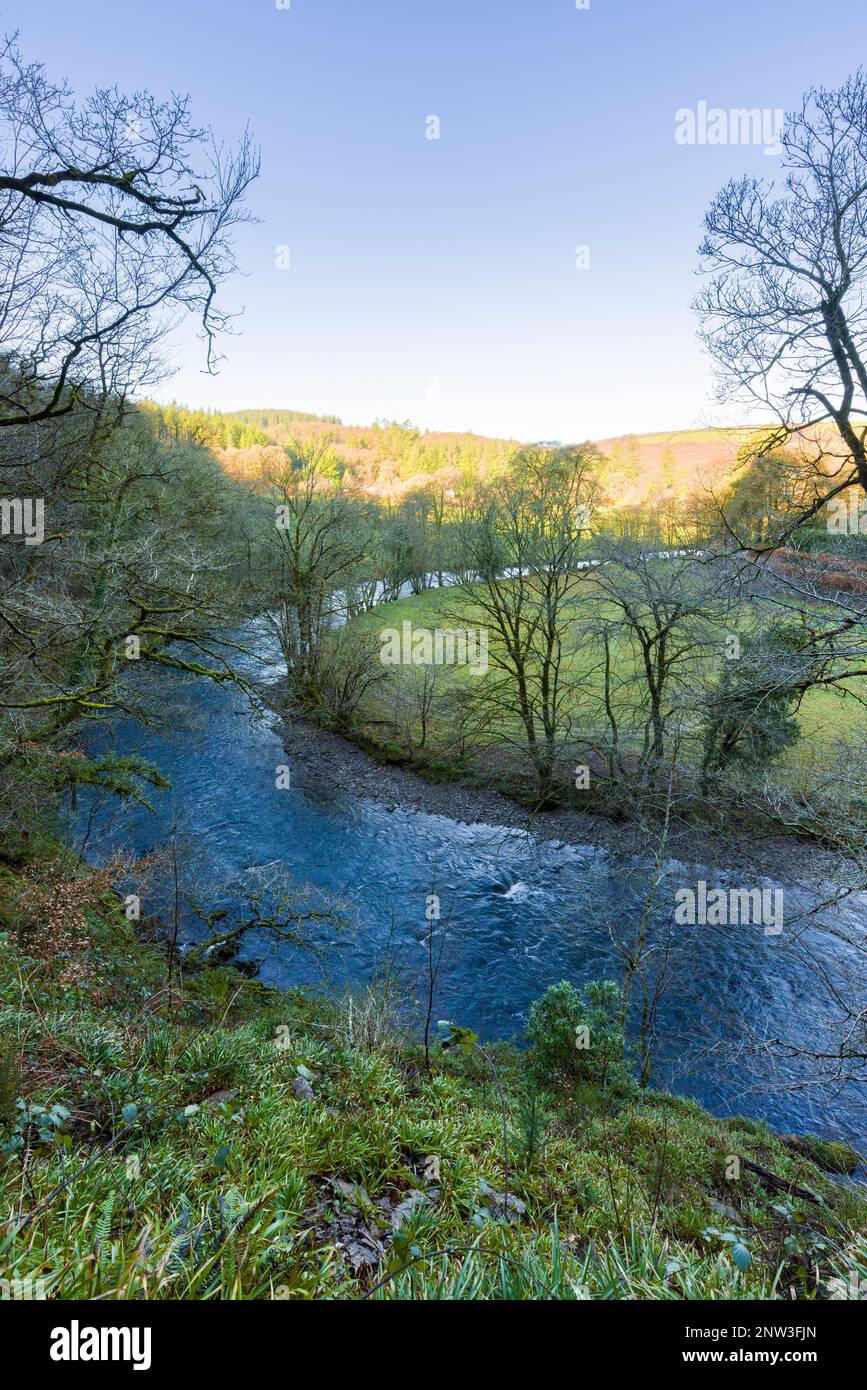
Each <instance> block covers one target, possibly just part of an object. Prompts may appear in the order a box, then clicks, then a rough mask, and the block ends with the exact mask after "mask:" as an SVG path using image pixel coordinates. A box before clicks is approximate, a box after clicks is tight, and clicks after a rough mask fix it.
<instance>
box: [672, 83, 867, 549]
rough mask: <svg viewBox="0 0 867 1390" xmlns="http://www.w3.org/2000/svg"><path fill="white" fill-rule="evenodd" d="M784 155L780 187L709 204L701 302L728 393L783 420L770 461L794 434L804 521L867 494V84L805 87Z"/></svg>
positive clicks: (725, 192) (728, 193)
mask: <svg viewBox="0 0 867 1390" xmlns="http://www.w3.org/2000/svg"><path fill="white" fill-rule="evenodd" d="M782 145H783V157H782V158H783V166H784V169H785V170H786V175H785V180H784V182H783V184H782V186H778V185H775V184H774V183H773V182H768V181H766V180H762V179H757V178H743V179H736V180H732V181H731V182H730V183H728V184H727V185H726V186H725V188H723V189H722V190H721V191H720V192H719V193H718V194H717V196H716V198H715V199H714V201H713V203H712V204H711V207H710V209H709V211H708V213H707V216H706V219H705V227H706V236H705V239H704V242H703V244H702V247H701V255H702V257H703V259H704V264H705V268H706V270H707V271H708V272H709V273H710V275H711V277H712V278H711V280H710V283H709V284H708V285H707V287H706V288H705V289H704V291H703V292H702V293H701V294H700V296H699V298H698V299H697V301H696V306H697V309H698V311H699V313H700V315H701V318H702V320H703V323H704V340H705V343H706V344H707V346H708V348H709V350H710V352H711V354H712V356H713V358H714V360H715V362H716V366H717V368H718V372H719V381H720V393H721V396H723V397H726V398H729V399H734V400H738V401H747V402H751V403H752V404H753V405H758V406H759V407H761V411H762V414H763V416H764V417H765V418H766V417H767V413H768V411H771V412H772V413H773V415H774V416H775V418H776V420H777V421H778V424H777V426H776V427H775V428H774V429H772V430H770V431H769V432H768V435H767V438H766V441H765V444H764V449H765V450H766V451H768V452H773V451H774V450H777V449H779V448H780V446H781V445H783V444H785V443H786V442H787V441H792V440H793V437H795V438H796V440H797V444H798V447H799V449H800V450H801V451H802V455H803V464H804V470H805V474H806V476H807V477H808V478H809V479H810V487H809V493H810V495H809V496H808V497H806V498H805V499H803V508H802V511H801V515H800V517H799V520H803V518H804V516H811V515H814V514H815V513H816V512H817V511H818V510H819V508H820V507H821V505H822V502H823V500H826V499H827V498H829V497H832V496H836V495H838V494H839V493H841V492H844V491H846V490H847V489H849V488H852V487H859V488H861V489H863V490H864V491H867V303H865V271H867V74H865V72H864V71H863V70H860V69H859V71H858V72H856V73H855V75H854V76H852V77H850V78H849V79H848V80H847V81H846V82H845V83H844V84H843V85H842V86H841V87H839V88H837V89H834V90H828V89H825V88H823V87H820V88H816V89H813V90H811V91H809V92H808V93H807V94H806V96H805V97H804V99H803V103H802V105H801V108H800V110H798V111H795V112H794V113H792V114H790V115H789V116H788V118H787V122H786V126H785V130H784V133H783V135H782ZM792 524H793V525H794V524H795V523H794V522H793V523H792Z"/></svg>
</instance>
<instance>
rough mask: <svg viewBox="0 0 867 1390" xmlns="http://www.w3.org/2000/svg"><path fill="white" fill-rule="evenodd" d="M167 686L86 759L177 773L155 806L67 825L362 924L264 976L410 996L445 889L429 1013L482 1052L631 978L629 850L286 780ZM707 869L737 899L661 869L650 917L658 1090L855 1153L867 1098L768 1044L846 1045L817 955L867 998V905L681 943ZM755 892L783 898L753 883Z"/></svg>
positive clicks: (191, 922) (157, 901)
mask: <svg viewBox="0 0 867 1390" xmlns="http://www.w3.org/2000/svg"><path fill="white" fill-rule="evenodd" d="M250 639H251V641H252V643H253V645H254V646H255V648H256V652H257V655H256V656H255V657H250V658H245V664H246V665H247V668H248V673H249V674H250V675H251V676H253V677H255V678H257V679H260V680H261V679H263V678H264V679H276V678H277V677H278V676H279V674H280V668H279V665H278V663H277V659H276V655H275V649H274V646H273V642H272V639H271V638H269V637H268V635H267V633H266V632H265V630H264V628H263V627H262V626H260V625H256V626H255V628H254V629H253V630H252V631H251V634H250ZM143 678H144V677H143ZM148 679H153V677H148ZM156 679H157V680H158V683H159V701H160V706H161V711H162V713H163V714H164V715H165V716H166V720H165V724H164V725H163V726H161V727H159V728H150V729H145V730H142V728H141V727H140V726H139V725H137V724H133V723H132V722H126V721H119V722H116V723H115V724H113V725H110V726H109V725H104V726H97V727H96V729H95V730H94V732H93V733H92V734H91V735H90V736H89V741H88V747H89V749H90V751H96V750H97V749H105V748H107V747H114V748H116V749H118V750H120V751H124V752H132V751H135V752H140V753H142V754H144V755H145V756H146V757H148V758H149V759H150V760H151V761H152V762H154V763H155V764H157V766H158V767H159V768H160V770H161V771H162V772H163V773H164V775H166V776H167V777H168V778H169V779H170V781H171V783H172V789H171V791H170V792H157V793H154V794H153V797H152V801H153V804H154V811H153V812H152V813H151V812H149V811H147V810H146V809H144V808H143V807H140V806H131V807H124V808H122V809H119V808H118V806H117V805H116V804H105V803H103V802H102V801H101V800H100V796H99V794H98V793H95V792H92V791H90V790H88V789H84V790H83V791H82V792H81V793H80V796H79V803H78V806H77V808H76V810H75V812H74V813H72V823H73V828H74V833H75V835H76V836H77V838H78V841H79V843H80V844H83V845H84V847H85V853H86V854H87V856H88V858H90V859H92V860H94V861H97V862H99V861H102V860H104V859H105V858H106V857H107V856H108V855H109V854H110V853H111V851H112V850H113V849H116V848H117V847H119V846H131V847H132V848H134V849H135V850H136V851H140V852H141V851H147V850H149V849H151V848H154V847H157V846H160V845H163V844H164V843H165V841H166V839H167V838H168V837H169V836H170V834H171V828H172V825H173V822H174V819H175V818H177V821H178V826H179V830H178V844H179V856H178V857H179V861H180V866H181V879H182V883H183V886H184V888H185V890H186V891H190V892H192V891H194V890H193V885H195V891H196V892H198V893H199V894H200V896H201V897H202V898H203V899H205V900H207V901H209V902H211V903H212V904H213V903H215V902H217V901H226V902H227V903H231V901H232V900H233V899H234V897H235V895H236V894H237V893H238V892H239V891H240V890H239V884H243V883H246V882H247V880H248V878H249V876H250V875H251V873H252V874H255V873H256V872H257V871H258V870H261V869H263V867H264V866H268V868H267V872H269V873H270V872H273V871H274V870H275V868H279V869H280V871H281V872H284V873H285V874H286V875H287V876H288V877H289V879H291V880H292V882H293V883H294V884H295V885H297V886H298V888H299V896H300V897H301V898H302V899H303V900H304V901H306V902H308V903H309V904H310V905H311V906H312V907H314V908H323V907H327V906H329V905H333V904H335V903H336V904H337V905H338V907H339V908H340V910H341V912H342V913H343V914H344V915H345V916H346V917H347V919H348V920H349V923H350V925H349V926H348V928H347V929H346V931H345V932H342V933H341V934H340V936H339V937H337V938H335V937H334V934H333V932H332V931H331V930H330V929H329V928H326V927H322V928H318V929H317V931H316V935H315V939H316V941H317V943H318V944H319V945H321V946H322V947H323V948H327V949H325V950H324V954H323V955H322V956H321V957H315V958H314V957H309V956H307V955H305V954H304V953H301V952H299V951H298V950H297V949H296V948H294V947H292V946H290V945H289V944H287V943H277V944H275V943H274V942H273V940H268V941H266V940H264V939H263V938H262V937H261V936H259V937H256V936H253V937H248V938H247V944H246V946H245V954H246V955H247V956H249V957H251V958H256V959H261V960H262V964H261V978H262V979H263V981H264V982H266V983H268V984H273V985H278V986H281V987H286V986H289V985H292V984H322V985H323V986H324V987H327V988H329V989H335V988H340V987H342V986H343V985H345V984H347V983H349V984H360V983H362V982H364V981H366V980H369V979H370V978H371V977H372V976H374V975H375V974H376V972H377V971H381V970H382V969H383V968H384V966H385V964H386V962H387V961H391V962H393V963H394V964H395V965H396V967H397V968H398V969H399V970H400V971H401V972H402V973H403V975H404V977H405V979H406V981H407V987H408V988H409V991H410V994H412V992H413V985H414V984H417V983H418V982H420V977H421V973H422V971H423V967H424V958H425V950H424V938H425V933H426V931H427V923H426V920H425V909H426V902H427V897H428V895H429V894H430V893H431V891H432V889H434V888H435V891H436V893H437V894H438V895H439V898H440V901H441V911H442V918H443V920H444V919H446V918H448V939H447V946H446V951H445V956H444V962H443V968H442V974H441V978H440V981H439V986H438V992H437V1001H436V1017H438V1018H452V1019H454V1020H455V1021H457V1022H459V1023H461V1024H463V1025H466V1026H469V1027H472V1028H474V1029H475V1030H476V1031H477V1032H478V1033H479V1034H480V1036H481V1037H482V1038H483V1040H487V1039H490V1038H505V1037H519V1036H520V1035H521V1033H522V1030H523V1028H524V1026H525V1024H526V1020H527V1013H528V1009H529V1006H530V1003H531V1001H532V1000H533V999H535V998H537V997H538V996H540V995H541V994H542V993H543V992H544V990H545V989H546V988H547V986H548V985H550V984H552V983H556V982H558V981H560V980H563V979H567V980H571V981H573V982H574V983H575V984H576V985H580V984H581V983H582V982H584V981H587V980H591V979H597V978H601V977H613V976H616V975H617V974H618V962H617V955H616V951H615V948H614V945H613V944H612V936H611V933H612V929H613V930H614V932H615V934H618V935H620V936H621V937H623V936H625V935H628V934H629V933H630V932H631V931H634V929H635V926H636V924H637V922H638V921H639V919H640V914H641V907H642V902H643V899H644V895H645V892H646V884H647V870H646V867H645V865H644V864H642V863H641V862H640V861H639V860H637V859H635V858H634V857H633V856H622V857H618V856H617V855H615V854H612V853H610V852H607V851H605V850H602V849H599V848H596V847H593V846H592V845H587V846H575V845H563V844H561V843H559V842H550V841H543V842H539V841H537V840H536V839H535V838H533V837H531V836H529V835H527V834H526V833H524V832H523V831H515V830H506V829H503V828H500V827H496V826H485V825H466V824H463V823H461V822H459V821H456V820H452V819H450V818H448V817H446V816H441V815H429V814H426V813H424V812H421V811H416V810H409V809H404V808H401V807H396V808H395V809H393V810H390V809H389V808H388V807H386V806H383V805H380V804H378V803H377V802H375V801H371V800H367V799H363V798H360V797H356V796H352V795H349V794H347V793H346V792H344V791H341V790H339V789H337V788H336V787H333V786H329V785H328V783H327V781H321V780H320V781H318V782H313V781H311V780H309V776H308V779H307V780H305V775H304V773H303V772H299V771H298V770H296V769H291V776H290V779H289V780H290V786H289V787H288V788H284V789H281V788H279V787H278V786H277V785H276V782H277V778H276V769H277V768H278V767H280V766H284V765H286V764H287V755H286V753H285V752H284V750H283V745H282V742H281V738H280V732H279V723H278V721H277V719H276V717H275V716H274V715H273V713H271V712H270V711H268V710H267V709H264V708H261V707H256V706H254V705H252V704H251V702H250V701H249V700H248V698H247V697H246V696H245V695H244V694H243V693H242V692H241V691H240V690H238V689H237V688H235V687H234V686H233V687H217V686H215V685H213V684H211V683H210V682H209V681H207V680H206V679H198V678H193V677H185V676H180V675H177V674H175V673H172V672H170V671H167V672H165V673H160V674H159V675H158V677H157V678H156ZM282 780H285V778H283V779H282ZM702 872H703V873H704V876H705V877H706V878H707V879H708V880H709V881H713V882H717V883H720V884H722V885H723V886H725V885H728V884H731V885H733V886H734V885H735V884H736V883H737V884H738V886H740V885H741V884H742V882H743V879H742V876H741V878H739V879H738V878H737V877H736V876H732V875H726V874H725V873H724V872H720V871H719V869H718V868H715V867H713V866H705V867H704V869H703V870H702V867H701V866H690V868H689V869H687V868H686V866H683V865H679V864H677V863H674V862H672V863H669V864H668V865H667V866H666V874H665V880H664V883H663V885H662V888H661V891H660V893H659V895H658V906H657V908H656V909H655V910H654V912H653V915H652V932H653V934H654V939H655V940H656V941H657V942H659V943H662V942H664V941H666V940H669V939H670V941H671V961H670V978H669V981H668V986H667V989H666V992H665V995H664V997H663V999H662V1002H661V1006H660V1011H659V1018H658V1039H657V1044H656V1047H655V1052H654V1070H653V1081H654V1084H656V1085H657V1086H661V1087H667V1088H669V1089H671V1090H674V1091H676V1092H678V1093H679V1094H682V1095H686V1096H691V1097H693V1098H695V1099H697V1100H699V1101H700V1102H701V1103H702V1104H704V1105H705V1106H706V1107H707V1108H708V1109H709V1110H711V1111H712V1112H713V1113H715V1114H719V1115H724V1114H732V1113H738V1114H745V1115H748V1116H751V1117H753V1118H757V1119H764V1120H766V1121H767V1122H768V1123H769V1124H770V1125H771V1127H772V1128H774V1129H776V1130H780V1131H789V1132H798V1133H804V1132H806V1131H812V1132H816V1133H819V1134H822V1135H825V1136H827V1137H831V1138H844V1139H847V1140H848V1141H849V1142H850V1143H852V1144H853V1145H854V1146H855V1147H857V1148H859V1149H862V1150H863V1149H864V1148H865V1147H867V1095H865V1087H864V1086H863V1085H859V1084H858V1083H857V1082H855V1081H844V1082H840V1083H838V1084H835V1085H834V1086H833V1087H828V1086H825V1087H821V1088H819V1087H816V1086H814V1085H812V1084H810V1083H811V1077H812V1070H813V1069H812V1064H810V1063H808V1062H805V1061H803V1060H801V1059H798V1058H784V1057H782V1056H780V1055H779V1049H773V1052H772V1054H768V1053H767V1052H763V1050H762V1047H761V1044H762V1042H767V1041H770V1040H780V1041H781V1042H782V1043H783V1044H801V1045H804V1046H806V1047H809V1048H810V1049H812V1050H815V1051H822V1050H823V1048H825V1047H826V1046H828V1045H830V1044H831V1043H832V1042H833V1041H834V1040H836V1039H837V1038H838V1036H839V1034H840V1023H839V1008H838V1006H837V1005H835V1003H834V1001H833V998H832V994H831V991H829V990H828V989H827V988H825V987H824V986H820V985H819V983H818V981H817V962H818V964H819V965H820V967H821V970H822V971H823V972H825V974H826V977H827V980H828V982H829V983H830V984H831V985H832V986H833V987H834V988H835V989H837V990H839V991H840V994H841V997H842V998H843V999H844V1000H849V1001H853V1000H855V999H857V995H858V993H859V991H861V990H862V989H863V983H864V968H865V960H864V955H863V953H862V952H859V951H858V949H857V947H856V944H855V943H857V942H858V941H860V940H862V939H863V933H864V927H865V922H867V901H865V898H864V897H863V896H860V897H858V898H852V899H850V900H848V901H846V902H845V903H843V904H841V905H839V906H837V907H836V908H835V909H834V910H833V912H829V913H826V919H825V920H827V921H829V922H830V923H831V924H832V925H833V927H834V928H835V932H836V933H837V934H836V935H832V934H829V933H826V932H824V931H820V930H819V929H817V928H816V927H807V928H804V929H801V930H797V931H793V930H790V929H789V926H788V923H789V921H790V920H791V919H793V918H794V917H797V916H798V914H799V913H800V912H801V911H803V910H805V909H806V908H807V907H809V906H810V904H811V903H812V902H814V901H817V900H818V898H819V889H818V887H816V888H815V889H811V888H810V886H809V885H807V886H804V885H794V884H785V885H783V886H784V888H785V891H786V917H787V928H786V930H785V931H784V932H783V933H782V935H780V936H766V935H765V934H764V933H763V932H762V930H761V928H755V927H711V926H696V927H678V928H677V929H676V930H675V931H674V933H673V935H672V933H671V922H672V907H671V904H672V902H673V895H674V886H675V885H679V884H684V883H686V884H689V883H695V881H696V878H697V876H700V875H701V874H702ZM749 886H750V887H754V886H759V887H761V886H771V887H775V886H776V885H774V884H771V882H770V880H768V879H756V880H753V881H752V882H751V883H750V885H749ZM135 888H136V885H135V884H134V883H130V884H129V885H126V890H127V891H135ZM166 909H167V900H166V898H165V895H164V894H163V893H161V892H160V890H159V889H155V888H149V889H148V890H147V894H146V895H145V896H144V899H143V911H144V912H145V913H148V914H149V913H153V912H155V913H160V912H162V913H164V912H165V911H166ZM183 922H184V934H185V935H186V936H188V937H195V936H196V935H197V934H198V935H200V934H201V930H202V929H201V926H200V925H199V924H198V923H197V922H196V921H195V919H194V918H193V917H192V916H191V914H190V912H189V910H188V909H185V910H184V914H183ZM841 936H842V937H844V938H845V937H849V938H850V941H851V943H852V944H847V942H846V940H841V939H839V938H840V937H841ZM416 993H418V994H420V993H421V990H420V989H416Z"/></svg>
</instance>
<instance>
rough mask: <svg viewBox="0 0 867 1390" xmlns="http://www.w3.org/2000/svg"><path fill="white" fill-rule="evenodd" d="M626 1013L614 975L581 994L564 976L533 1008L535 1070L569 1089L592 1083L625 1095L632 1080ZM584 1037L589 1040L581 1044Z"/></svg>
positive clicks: (538, 1077)
mask: <svg viewBox="0 0 867 1390" xmlns="http://www.w3.org/2000/svg"><path fill="white" fill-rule="evenodd" d="M622 1017H623V991H622V990H621V988H620V986H619V985H617V984H615V982H614V981H613V980H595V981H592V982H591V983H590V984H588V985H585V986H584V989H583V990H582V991H581V993H580V994H579V992H578V991H577V990H576V989H575V987H574V986H573V985H570V984H569V983H568V981H566V980H564V981H563V982H562V983H561V984H559V985H551V987H550V989H548V990H546V992H545V994H544V995H543V996H542V998H541V999H537V1000H536V1001H535V1003H534V1004H533V1005H532V1006H531V1008H530V1021H529V1023H528V1025H527V1036H528V1038H529V1041H530V1054H529V1059H528V1065H529V1069H530V1072H531V1075H533V1076H534V1077H535V1079H536V1080H537V1081H539V1082H540V1083H541V1084H542V1085H544V1086H547V1087H550V1088H551V1089H553V1090H563V1091H568V1092H570V1093H571V1094H574V1093H575V1092H576V1091H577V1090H578V1089H579V1088H581V1087H587V1086H590V1087H592V1088H594V1089H596V1090H601V1091H606V1092H609V1093H612V1094H615V1095H627V1094H628V1093H629V1092H630V1091H631V1090H632V1089H633V1085H634V1083H633V1080H632V1076H631V1073H630V1070H629V1066H628V1064H627V1061H626V1055H625V1054H626V1039H625V1036H624V1032H623V1021H622ZM579 1030H580V1031H579ZM583 1030H586V1033H584V1031H583ZM582 1035H583V1036H582ZM585 1039H586V1043H587V1045H586V1046H582V1041H584V1040H585Z"/></svg>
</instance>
